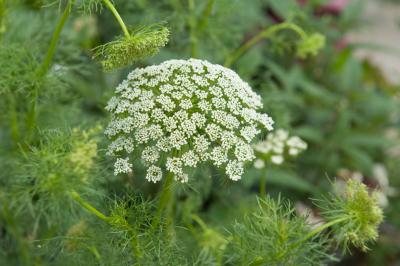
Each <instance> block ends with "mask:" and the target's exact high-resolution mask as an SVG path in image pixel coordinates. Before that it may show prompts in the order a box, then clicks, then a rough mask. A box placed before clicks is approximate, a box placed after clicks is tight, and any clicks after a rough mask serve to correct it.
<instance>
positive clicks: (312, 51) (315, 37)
mask: <svg viewBox="0 0 400 266" xmlns="http://www.w3.org/2000/svg"><path fill="white" fill-rule="evenodd" d="M324 46H325V36H324V35H322V34H320V33H313V34H310V35H307V36H306V37H305V38H303V39H302V40H301V41H300V42H299V43H298V44H297V56H298V57H299V58H301V59H304V58H306V57H307V56H309V55H311V56H316V55H317V54H318V52H319V50H321V49H322V48H323V47H324Z"/></svg>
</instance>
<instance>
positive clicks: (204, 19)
mask: <svg viewBox="0 0 400 266" xmlns="http://www.w3.org/2000/svg"><path fill="white" fill-rule="evenodd" d="M214 3H215V0H208V2H207V5H206V6H205V8H204V10H203V12H202V14H201V18H200V21H199V23H198V26H197V28H198V31H200V32H202V31H204V29H205V28H206V27H207V24H208V18H209V17H210V15H211V12H212V8H213V6H214Z"/></svg>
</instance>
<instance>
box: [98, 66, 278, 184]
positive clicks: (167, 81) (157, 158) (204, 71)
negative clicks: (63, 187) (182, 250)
mask: <svg viewBox="0 0 400 266" xmlns="http://www.w3.org/2000/svg"><path fill="white" fill-rule="evenodd" d="M115 92H116V96H114V97H113V98H111V100H110V101H109V103H108V105H107V107H106V110H108V111H109V112H111V113H112V120H111V122H110V124H109V125H108V128H107V129H106V131H105V134H106V135H107V136H108V137H109V138H110V139H112V140H113V141H112V143H111V144H110V145H109V147H108V154H109V155H113V156H116V157H117V161H116V163H115V168H114V169H115V170H114V173H115V174H119V173H126V172H129V171H131V167H132V164H131V163H130V159H129V154H131V153H132V152H133V151H134V149H137V150H139V151H141V155H140V157H141V158H140V159H141V161H142V162H143V164H144V165H145V166H147V176H146V178H147V180H149V181H152V182H157V181H159V180H161V178H162V176H163V173H164V171H165V170H166V171H168V172H170V173H173V175H174V177H175V179H176V180H178V181H181V182H187V181H188V173H189V171H190V170H191V169H193V168H195V167H197V166H198V165H199V164H200V163H206V162H209V163H212V164H213V165H215V166H217V167H219V168H223V169H225V172H226V174H227V175H228V177H229V178H230V179H232V180H238V179H240V178H241V176H242V174H243V164H244V163H245V162H248V161H251V160H253V159H254V151H253V148H252V146H251V144H250V143H251V141H252V140H253V138H254V137H255V136H256V135H257V134H259V133H261V130H263V129H264V130H265V129H266V130H272V124H273V120H272V119H271V118H270V117H269V116H268V115H267V114H263V113H259V112H258V109H260V108H261V107H262V103H261V98H260V96H259V95H257V94H256V93H254V92H253V91H252V89H251V88H250V86H249V85H248V84H247V83H246V82H244V81H243V80H241V79H240V77H239V76H238V75H237V74H236V73H235V72H233V71H232V70H230V69H227V68H225V67H222V66H220V65H214V64H211V63H209V62H207V61H202V60H197V59H189V60H169V61H166V62H164V63H162V64H160V65H155V66H149V67H146V68H139V69H136V70H134V71H133V72H131V73H130V74H129V75H128V79H126V80H124V81H123V82H122V83H121V84H120V85H119V86H118V87H117V89H116V91H115ZM131 157H132V156H131Z"/></svg>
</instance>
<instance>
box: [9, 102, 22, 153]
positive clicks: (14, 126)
mask: <svg viewBox="0 0 400 266" xmlns="http://www.w3.org/2000/svg"><path fill="white" fill-rule="evenodd" d="M8 98H9V103H10V117H9V118H10V124H11V137H12V139H13V141H14V144H16V145H18V143H19V141H20V131H19V123H18V121H19V119H18V112H17V105H16V104H15V99H14V97H13V96H12V95H9V97H8Z"/></svg>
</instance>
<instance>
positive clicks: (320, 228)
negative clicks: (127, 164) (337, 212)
mask: <svg viewBox="0 0 400 266" xmlns="http://www.w3.org/2000/svg"><path fill="white" fill-rule="evenodd" d="M348 219H350V218H349V217H342V218H338V219H336V220H333V221H330V222H328V223H326V224H323V225H321V226H318V227H317V228H315V229H314V230H312V231H311V232H309V233H308V234H307V235H306V236H305V237H304V238H303V239H301V240H300V241H299V242H296V246H298V245H300V244H302V243H304V242H305V241H307V240H308V239H310V238H312V237H314V236H315V235H317V234H319V233H321V232H322V231H324V230H325V229H327V228H329V227H331V226H333V225H335V224H338V223H341V222H343V221H346V220H348Z"/></svg>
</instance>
